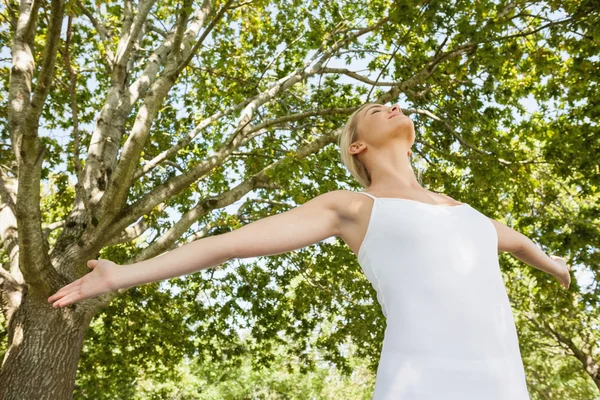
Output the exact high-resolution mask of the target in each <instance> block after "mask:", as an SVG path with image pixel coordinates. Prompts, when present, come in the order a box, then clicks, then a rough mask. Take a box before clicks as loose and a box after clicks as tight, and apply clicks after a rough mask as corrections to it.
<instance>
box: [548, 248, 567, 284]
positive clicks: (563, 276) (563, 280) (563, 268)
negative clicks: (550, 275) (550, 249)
mask: <svg viewBox="0 0 600 400" xmlns="http://www.w3.org/2000/svg"><path fill="white" fill-rule="evenodd" d="M550 258H551V259H553V260H554V261H555V262H556V263H557V264H558V265H559V268H560V272H559V273H557V274H556V275H554V277H555V278H556V279H557V280H558V281H559V282H560V284H561V285H562V286H563V287H564V288H565V289H569V285H571V273H570V272H569V271H570V270H571V266H570V265H568V264H567V260H565V259H564V258H562V257H558V256H550Z"/></svg>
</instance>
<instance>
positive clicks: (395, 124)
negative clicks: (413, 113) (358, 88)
mask: <svg viewBox="0 0 600 400" xmlns="http://www.w3.org/2000/svg"><path fill="white" fill-rule="evenodd" d="M357 127H358V140H362V141H364V142H365V143H366V144H369V145H372V146H374V147H385V145H386V144H387V143H389V142H390V141H391V140H404V141H406V142H407V147H409V148H410V147H411V146H412V144H413V143H414V140H415V127H414V125H413V121H412V119H410V118H408V117H407V116H406V115H404V114H403V113H402V110H401V109H400V106H399V105H398V104H394V105H393V106H391V107H390V106H384V105H381V104H370V105H368V106H366V107H365V108H364V109H362V110H361V111H360V113H359V115H358V123H357Z"/></svg>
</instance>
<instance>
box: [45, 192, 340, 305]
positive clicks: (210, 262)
mask: <svg viewBox="0 0 600 400" xmlns="http://www.w3.org/2000/svg"><path fill="white" fill-rule="evenodd" d="M343 196H344V195H343V191H341V190H334V191H332V192H328V193H325V194H322V195H320V196H317V197H315V198H314V199H311V200H309V201H307V202H306V203H304V204H303V205H301V206H299V207H296V208H293V209H291V210H289V211H286V212H283V213H279V214H276V215H272V216H270V217H266V218H263V219H261V220H258V221H255V222H253V223H251V224H248V225H245V226H243V227H241V228H239V229H236V230H234V231H232V232H228V233H224V234H221V235H217V236H210V237H207V238H204V239H199V240H196V241H195V242H192V243H188V244H186V245H183V246H181V247H179V248H177V249H175V250H172V251H169V252H167V253H163V254H161V255H160V256H157V257H154V258H151V259H149V260H145V261H141V262H138V263H135V264H129V265H117V264H115V263H114V262H112V261H109V260H103V259H100V260H89V261H88V262H87V265H88V267H89V268H92V269H93V270H92V272H90V273H88V274H85V275H84V276H82V277H81V278H79V279H77V280H76V281H74V282H71V283H69V284H68V285H66V286H63V287H62V288H61V289H60V290H58V291H57V292H56V293H55V294H53V295H52V296H50V297H49V298H48V302H49V303H52V307H64V306H67V305H70V304H73V303H76V302H78V301H80V300H83V299H87V298H91V297H96V296H99V295H101V294H103V293H107V292H110V291H116V290H118V289H121V288H129V287H132V286H136V285H141V284H144V283H150V282H155V281H160V280H164V279H168V278H173V277H176V276H180V275H185V274H189V273H192V272H196V271H200V270H202V269H206V268H210V267H213V266H215V265H218V264H221V263H223V262H225V261H227V260H230V259H232V258H247V257H256V256H262V255H272V254H280V253H284V252H287V251H291V250H296V249H299V248H302V247H306V246H308V245H310V244H314V243H317V242H320V241H321V240H323V239H326V238H328V237H330V236H339V231H340V224H339V221H340V218H339V215H340V213H339V212H338V210H339V205H340V204H343V201H344V197H343Z"/></svg>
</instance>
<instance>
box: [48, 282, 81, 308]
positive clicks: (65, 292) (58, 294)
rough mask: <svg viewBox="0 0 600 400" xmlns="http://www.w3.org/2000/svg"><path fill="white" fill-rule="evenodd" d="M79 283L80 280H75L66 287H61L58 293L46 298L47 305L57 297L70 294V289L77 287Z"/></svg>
mask: <svg viewBox="0 0 600 400" xmlns="http://www.w3.org/2000/svg"><path fill="white" fill-rule="evenodd" d="M80 283H81V279H77V280H76V281H73V282H71V283H69V284H68V285H66V286H63V287H62V288H60V289H59V291H58V292H56V293H54V294H53V295H52V296H50V297H48V303H52V302H53V301H54V300H55V299H57V298H58V297H62V296H64V295H65V294H67V293H70V292H71V289H72V288H73V287H75V286H78V285H79V284H80Z"/></svg>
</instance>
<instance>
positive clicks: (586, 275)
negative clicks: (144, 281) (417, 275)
mask: <svg viewBox="0 0 600 400" xmlns="http://www.w3.org/2000/svg"><path fill="white" fill-rule="evenodd" d="M533 7H534V8H535V7H536V6H535V5H534V6H533ZM550 17H552V18H557V17H564V15H560V13H555V14H552V15H550ZM66 26H67V24H66V20H65V23H64V24H63V37H64V35H65V34H66ZM437 39H438V41H440V40H441V39H440V38H439V37H438V38H437ZM361 41H364V39H361ZM207 45H211V40H210V37H209V38H208V43H207ZM282 47H283V46H280V47H279V49H278V50H280V49H282ZM381 50H382V51H387V50H386V49H381ZM563 57H566V54H563ZM0 58H1V59H2V60H4V61H0V62H2V63H5V64H6V63H10V49H8V48H2V49H1V50H0ZM5 59H6V60H5ZM368 62H369V60H368V59H366V60H355V61H354V62H353V63H352V65H347V64H346V63H345V61H344V60H343V59H341V58H340V59H336V58H334V59H332V60H331V61H330V62H329V63H328V66H329V67H332V68H348V69H350V70H353V71H356V72H359V73H361V74H363V75H365V76H367V77H369V78H371V79H373V80H375V79H376V78H377V72H372V73H370V74H369V73H368V70H367V64H368ZM318 79H319V78H318V77H312V78H310V79H309V80H308V83H309V84H315V85H316V84H318ZM340 81H341V82H345V83H351V84H353V85H364V86H366V87H368V85H366V84H363V83H361V82H359V81H356V80H354V79H352V78H349V77H347V76H345V75H342V76H341V78H340ZM88 85H89V86H90V87H92V88H93V87H96V86H97V82H95V81H94V80H93V79H92V80H90V81H89V82H88ZM395 102H398V103H399V104H400V105H401V106H402V107H406V106H407V103H406V102H405V98H404V97H403V96H401V97H400V98H399V99H397V100H395ZM521 103H522V104H523V106H524V107H525V108H526V109H527V110H528V111H529V112H535V111H537V110H538V109H539V108H538V105H537V103H536V101H535V100H534V99H533V97H532V96H529V97H528V98H526V99H522V100H521ZM486 105H487V104H486ZM494 105H495V104H494ZM181 108H183V107H181ZM513 115H514V118H515V120H520V119H521V117H520V116H519V115H518V114H517V113H516V112H515V113H514V114H513ZM81 128H82V129H86V130H88V131H91V130H93V128H94V127H93V126H90V125H83V126H81ZM69 134H70V132H68V131H62V130H56V129H54V130H52V131H48V130H47V129H45V128H43V127H41V128H40V135H41V136H52V137H54V138H55V139H56V140H58V142H59V143H60V144H61V146H66V145H67V142H68V140H69ZM64 157H66V155H63V158H64ZM64 170H65V165H64V163H63V164H62V165H60V166H59V168H57V171H64ZM229 177H230V181H231V186H234V185H235V184H237V183H238V182H239V181H240V177H238V176H235V174H233V172H230V175H229ZM71 182H72V183H73V184H74V183H75V180H74V178H73V177H71ZM249 196H250V197H253V196H254V195H253V194H252V193H250V194H248V195H247V196H244V197H243V198H242V199H240V200H239V201H237V202H235V203H234V204H232V205H230V206H228V207H226V211H227V212H229V213H235V212H236V211H237V209H238V208H239V206H240V205H242V204H243V203H244V201H245V200H246V199H247V198H248V197H249ZM195 199H196V200H199V199H198V196H197V195H195ZM167 211H168V214H169V216H170V219H171V220H172V221H177V220H179V219H180V214H179V213H178V212H177V211H175V210H173V209H168V210H167ZM199 228H200V227H197V229H199ZM147 236H149V235H148V234H147ZM327 240H330V241H333V240H335V238H330V239H327ZM140 245H142V244H140ZM349 251H350V250H349ZM255 260H256V259H245V260H238V261H237V262H240V263H243V262H253V261H255ZM574 267H575V268H574V269H575V275H576V276H577V279H578V281H579V282H580V284H581V285H582V287H586V286H588V285H590V284H591V283H592V278H593V276H592V274H591V272H589V271H586V269H585V268H583V267H582V266H574ZM208 272H209V271H201V273H202V274H205V275H204V276H206V277H208ZM228 272H230V269H229V268H228V269H225V270H221V271H216V272H215V275H214V277H215V278H217V279H218V278H220V277H222V276H224V275H225V274H226V273H228ZM557 284H558V283H557ZM163 285H164V286H163V287H164V288H165V289H166V288H167V287H168V286H170V285H168V284H167V283H166V282H164V283H163Z"/></svg>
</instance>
